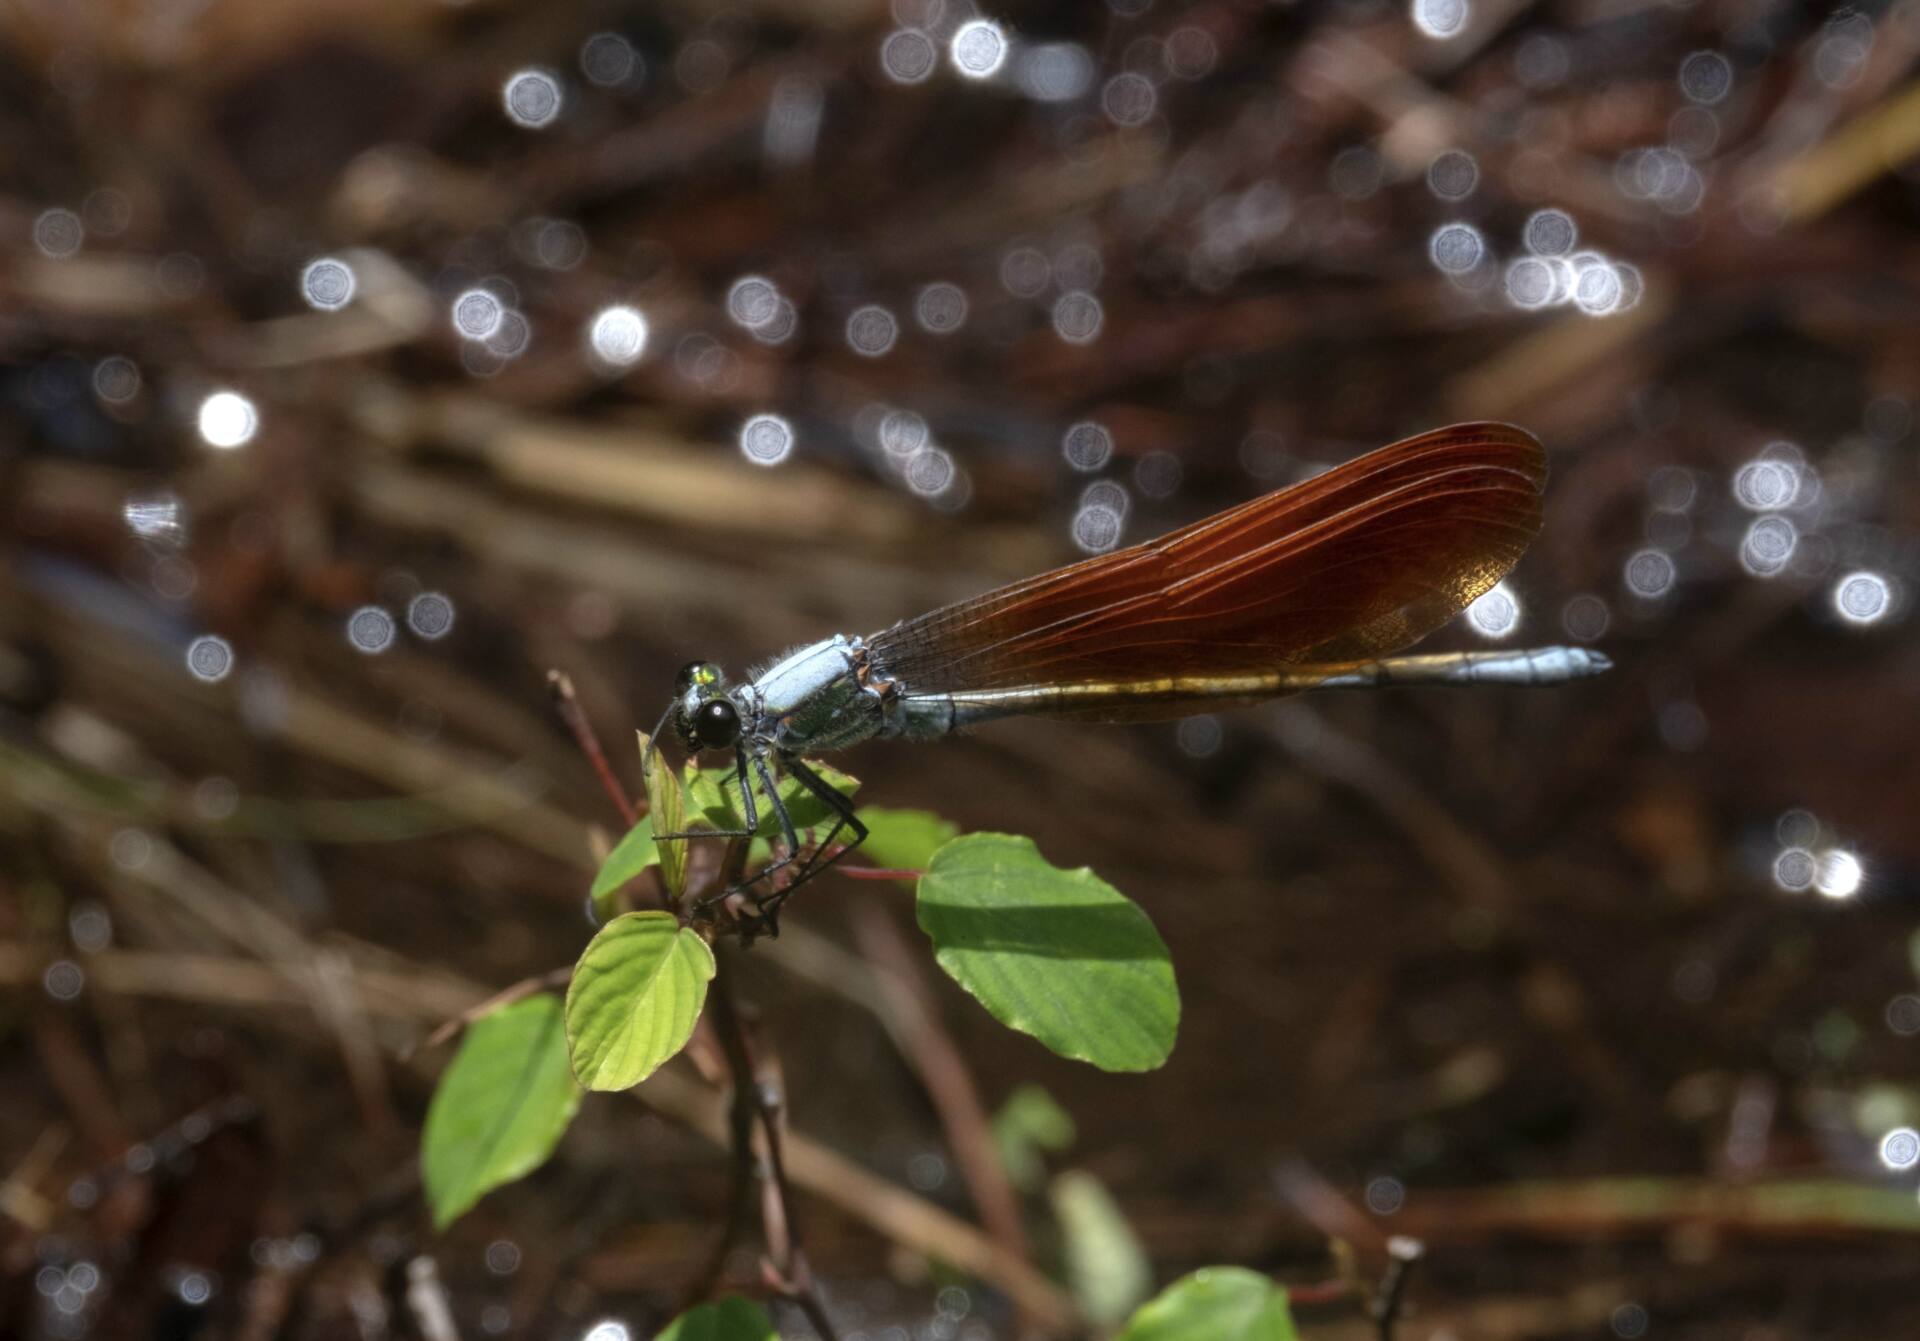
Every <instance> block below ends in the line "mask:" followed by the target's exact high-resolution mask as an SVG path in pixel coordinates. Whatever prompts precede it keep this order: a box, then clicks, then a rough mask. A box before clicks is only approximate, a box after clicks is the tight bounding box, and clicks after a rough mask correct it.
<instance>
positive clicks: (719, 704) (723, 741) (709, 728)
mask: <svg viewBox="0 0 1920 1341" xmlns="http://www.w3.org/2000/svg"><path fill="white" fill-rule="evenodd" d="M693 734H694V738H695V739H696V740H698V741H699V742H700V744H701V745H703V746H704V747H706V748H707V749H709V750H723V749H725V748H726V747H727V746H729V745H731V744H733V742H734V741H736V740H738V739H740V714H739V713H737V712H735V711H734V710H733V704H731V703H729V702H727V700H725V699H724V698H714V699H708V700H707V701H706V702H705V703H702V704H701V705H700V710H699V711H698V712H696V713H694V715H693Z"/></svg>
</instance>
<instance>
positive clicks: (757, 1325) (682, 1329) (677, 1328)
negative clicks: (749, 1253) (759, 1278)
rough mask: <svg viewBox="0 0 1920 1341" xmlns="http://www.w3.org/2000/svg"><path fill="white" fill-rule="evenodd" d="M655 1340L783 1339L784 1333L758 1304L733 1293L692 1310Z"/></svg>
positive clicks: (672, 1323)
mask: <svg viewBox="0 0 1920 1341" xmlns="http://www.w3.org/2000/svg"><path fill="white" fill-rule="evenodd" d="M654 1341H780V1333H778V1332H776V1331H775V1330H774V1329H773V1324H772V1323H771V1322H768V1321H767V1315H766V1314H764V1313H762V1312H761V1311H760V1308H759V1306H758V1305H756V1304H753V1303H750V1302H748V1301H747V1300H745V1299H742V1298H741V1297H740V1296H739V1295H737V1294H730V1295H728V1296H727V1297H726V1298H725V1299H722V1300H720V1301H718V1302H717V1303H712V1304H702V1305H700V1306H699V1307H698V1308H690V1309H688V1310H687V1311H686V1312H685V1313H682V1314H681V1315H680V1316H679V1317H677V1318H675V1319H674V1320H673V1321H672V1322H670V1323H668V1324H667V1326H666V1330H664V1331H662V1332H661V1333H660V1335H659V1336H657V1337H655V1338H654Z"/></svg>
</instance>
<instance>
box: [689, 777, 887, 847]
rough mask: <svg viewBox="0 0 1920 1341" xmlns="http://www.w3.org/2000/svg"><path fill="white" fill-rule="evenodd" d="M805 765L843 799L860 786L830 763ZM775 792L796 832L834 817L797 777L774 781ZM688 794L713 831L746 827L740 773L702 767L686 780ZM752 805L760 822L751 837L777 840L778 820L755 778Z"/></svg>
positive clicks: (825, 805)
mask: <svg viewBox="0 0 1920 1341" xmlns="http://www.w3.org/2000/svg"><path fill="white" fill-rule="evenodd" d="M807 766H808V767H810V768H811V769H813V771H814V772H816V773H818V774H819V775H820V776H821V778H823V779H824V780H825V781H826V783H827V785H828V786H830V787H832V788H833V789H834V790H835V791H837V792H839V793H840V794H841V795H842V796H852V795H853V793H854V791H855V790H856V789H857V788H858V787H859V786H860V779H858V778H856V777H853V776H851V775H850V774H846V773H842V772H841V771H840V770H839V769H837V768H835V767H833V766H832V765H831V764H822V763H817V762H815V761H814V760H811V759H809V760H808V761H807ZM774 790H775V791H776V792H778V793H779V795H780V802H781V804H782V805H784V806H786V808H787V814H788V816H789V817H791V818H792V820H793V827H794V828H795V829H810V828H812V827H813V826H814V825H816V824H819V823H821V822H823V821H825V820H830V819H832V818H833V812H832V811H831V810H829V809H828V808H827V803H826V802H825V801H822V800H821V799H820V798H819V797H817V796H815V795H814V794H813V793H812V792H810V791H808V790H807V789H806V787H805V786H804V785H802V784H801V782H800V780H799V779H798V778H795V777H793V776H791V775H782V776H780V777H776V778H775V779H774ZM687 794H688V796H689V797H691V798H692V800H693V803H694V804H695V805H696V806H698V807H699V808H700V813H701V815H702V817H704V818H705V820H706V821H707V823H709V824H711V825H712V826H713V827H714V828H716V829H744V828H746V827H747V820H746V812H745V811H743V810H742V809H741V808H740V774H739V773H738V771H737V770H735V769H731V768H711V769H709V768H702V769H699V770H690V771H689V773H688V777H687ZM753 803H754V813H755V818H756V819H758V820H759V823H758V824H756V825H755V826H754V830H753V832H754V835H755V836H756V837H759V838H780V837H783V836H784V835H783V834H782V833H781V831H780V817H779V816H778V815H777V814H775V813H774V809H773V807H772V806H770V805H768V804H767V798H766V796H765V794H764V793H763V792H762V791H761V789H760V785H759V780H758V779H755V782H754V792H753Z"/></svg>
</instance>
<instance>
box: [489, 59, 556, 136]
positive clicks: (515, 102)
mask: <svg viewBox="0 0 1920 1341" xmlns="http://www.w3.org/2000/svg"><path fill="white" fill-rule="evenodd" d="M500 102H501V105H502V106H504V107H505V108H506V110H507V116H508V117H509V118H510V119H511V120H512V121H513V123H514V124H515V125H516V126H525V127H526V128H527V129H529V130H539V129H542V128H544V127H546V126H549V125H551V124H552V123H553V120H554V118H555V117H557V116H559V115H560V104H561V102H562V94H561V89H560V80H559V78H558V77H557V76H555V75H553V74H551V73H549V72H548V71H545V70H520V71H517V72H516V73H514V74H512V75H510V76H509V77H508V79H507V82H506V84H505V85H504V86H503V87H502V88H501V90H500Z"/></svg>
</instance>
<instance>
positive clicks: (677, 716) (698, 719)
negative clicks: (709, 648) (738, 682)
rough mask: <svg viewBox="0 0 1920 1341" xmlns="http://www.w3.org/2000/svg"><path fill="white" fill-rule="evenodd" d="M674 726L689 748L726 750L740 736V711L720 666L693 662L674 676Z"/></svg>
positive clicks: (683, 743) (683, 742) (681, 740)
mask: <svg viewBox="0 0 1920 1341" xmlns="http://www.w3.org/2000/svg"><path fill="white" fill-rule="evenodd" d="M673 689H674V698H675V702H674V707H673V729H674V731H675V732H676V733H678V735H679V737H680V743H681V744H682V745H684V746H686V747H687V749H689V750H724V749H727V748H728V747H730V746H731V745H732V744H733V743H734V742H735V741H737V740H739V739H740V712H739V710H738V709H737V708H735V707H734V706H733V700H732V699H730V698H728V697H727V690H726V681H725V680H724V678H723V677H722V676H721V674H720V668H719V667H718V666H715V665H713V664H711V663H709V662H705V661H690V662H688V663H687V664H686V665H684V666H682V667H681V668H680V673H679V674H678V675H676V676H674V677H673Z"/></svg>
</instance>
